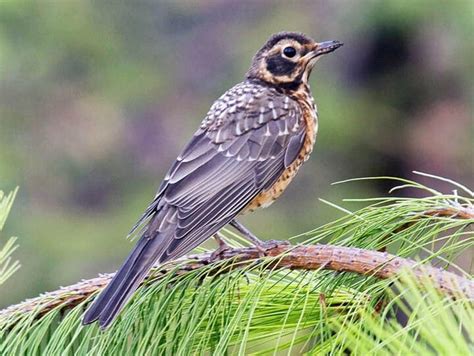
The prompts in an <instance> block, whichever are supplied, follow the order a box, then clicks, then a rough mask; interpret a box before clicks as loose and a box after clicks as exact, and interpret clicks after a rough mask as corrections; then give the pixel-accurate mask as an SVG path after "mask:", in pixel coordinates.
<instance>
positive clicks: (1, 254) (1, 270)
mask: <svg viewBox="0 0 474 356" xmlns="http://www.w3.org/2000/svg"><path fill="white" fill-rule="evenodd" d="M17 191H18V189H15V190H14V191H13V192H10V193H8V194H7V195H5V194H4V193H3V191H1V190H0V232H1V231H2V229H3V226H5V222H6V220H7V217H8V214H9V212H10V209H11V207H12V204H13V200H15V195H16V193H17ZM0 237H2V236H1V235H0ZM0 241H1V239H0ZM15 241H16V238H15V237H11V238H10V239H8V240H7V242H6V244H4V245H3V241H1V243H2V245H0V285H2V284H3V283H5V281H6V280H7V279H8V278H10V277H11V275H12V274H13V273H15V272H16V271H17V270H18V268H20V264H19V262H18V261H12V257H11V255H12V253H13V252H14V251H15V250H16V248H17V247H18V246H17V245H15Z"/></svg>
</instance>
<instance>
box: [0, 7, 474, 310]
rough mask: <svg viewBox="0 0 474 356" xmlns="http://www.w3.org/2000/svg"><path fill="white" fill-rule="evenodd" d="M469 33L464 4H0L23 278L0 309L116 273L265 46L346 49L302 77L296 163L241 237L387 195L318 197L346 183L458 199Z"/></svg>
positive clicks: (465, 172)
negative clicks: (305, 117) (220, 101)
mask: <svg viewBox="0 0 474 356" xmlns="http://www.w3.org/2000/svg"><path fill="white" fill-rule="evenodd" d="M473 22H474V21H473V4H472V2H471V1H470V0H465V1H461V0H459V1H451V2H449V3H448V2H445V1H441V0H437V1H432V0H416V1H408V0H404V1H397V2H391V3H387V2H385V1H376V0H367V1H362V2H361V1H355V0H339V1H333V2H328V1H322V0H320V1H301V2H296V3H293V2H291V3H290V2H284V1H278V2H275V1H258V2H251V1H242V2H235V1H230V0H228V1H220V2H214V1H204V2H199V5H198V4H197V3H194V2H188V1H178V2H172V1H157V2H154V1H145V2H144V1H138V2H134V3H133V4H131V3H126V2H110V1H96V2H92V1H86V0H74V1H50V2H36V1H33V0H25V1H8V0H6V1H2V2H0V187H1V188H2V189H12V188H13V187H15V186H16V185H20V186H21V190H20V194H19V196H18V205H17V209H15V211H14V212H13V213H12V216H11V220H10V222H11V224H9V225H8V226H7V229H12V231H15V234H18V235H19V236H21V250H20V251H19V253H18V255H19V258H20V260H22V261H23V265H24V267H23V268H22V270H21V271H19V272H18V273H17V275H16V278H15V280H14V281H9V282H8V283H7V284H6V285H5V287H6V288H5V289H4V291H2V295H1V296H0V306H4V305H7V304H10V303H11V302H13V301H17V300H19V299H23V298H25V297H27V296H32V295H36V294H37V293H38V292H40V291H45V290H47V289H54V288H56V287H57V286H58V285H61V284H67V283H71V282H73V281H76V280H78V279H79V278H83V277H90V276H94V275H96V274H97V273H98V272H100V271H112V270H114V269H115V268H116V267H117V266H118V263H119V262H120V261H122V260H123V258H124V256H125V254H126V253H127V251H128V250H129V249H130V248H131V246H130V243H129V242H127V241H126V240H125V239H124V238H123V237H124V236H125V235H126V233H127V232H128V229H129V227H130V226H131V225H132V224H133V223H134V222H135V220H136V219H137V218H138V216H139V215H140V213H141V212H142V210H143V209H144V208H145V206H146V205H147V203H148V202H149V200H150V199H151V198H152V196H153V194H154V192H155V189H156V187H157V186H158V184H159V182H160V180H161V179H162V178H163V177H164V174H165V172H166V170H167V169H168V167H169V165H170V164H171V162H172V161H173V159H174V158H175V157H176V155H177V154H178V153H179V150H180V149H181V147H183V145H184V144H185V143H186V141H187V139H188V138H189V137H190V135H191V134H192V133H193V131H194V130H195V129H196V127H197V126H198V124H199V122H200V120H201V119H202V117H203V116H204V115H205V113H206V111H207V110H208V108H209V106H210V105H211V104H212V102H213V100H215V98H217V97H218V96H219V95H220V94H221V93H222V92H224V91H225V90H226V89H228V88H229V87H230V86H232V85H233V84H235V83H236V82H239V81H241V80H242V78H243V74H244V73H245V71H246V69H247V67H248V65H249V63H250V59H251V57H252V55H253V54H254V53H255V51H256V50H257V49H258V48H259V47H260V46H261V45H262V44H263V43H264V41H265V40H266V39H267V38H268V36H269V35H270V34H271V33H273V32H277V31H281V30H296V31H303V32H306V33H307V34H309V35H311V36H313V37H314V38H316V39H319V40H328V39H338V40H341V41H343V42H345V46H344V47H343V48H342V49H340V50H339V51H338V52H337V53H335V54H334V55H331V56H328V57H327V58H324V59H323V60H321V61H320V62H319V63H318V65H317V68H316V69H315V71H314V73H313V76H312V80H311V83H312V87H313V93H314V96H315V98H316V101H317V103H318V105H319V112H320V121H321V122H320V132H319V136H318V142H317V144H316V148H315V152H314V154H313V158H312V159H311V160H310V161H309V162H308V163H307V164H306V166H305V168H304V169H303V170H302V172H301V173H300V174H299V176H298V178H297V180H296V181H295V182H294V184H292V185H291V186H290V187H289V189H288V191H287V193H286V194H285V195H284V196H283V197H282V198H281V199H280V201H279V202H278V203H276V204H274V205H273V206H272V207H271V208H270V209H266V210H265V211H262V212H258V213H256V214H252V215H251V216H249V217H245V222H246V223H247V224H248V225H249V227H250V228H252V229H253V230H254V231H255V232H256V233H257V234H258V235H260V236H262V237H263V238H284V237H286V236H290V235H293V234H296V233H301V232H303V231H306V230H309V229H310V228H313V227H315V226H318V225H320V224H321V223H323V222H326V221H328V220H330V219H333V218H334V217H336V216H338V215H337V214H339V213H338V212H337V211H336V210H335V211H334V212H331V211H330V210H328V209H323V208H322V204H321V203H320V202H319V201H318V200H317V198H318V197H323V198H325V199H329V200H331V201H337V200H338V199H340V198H341V197H343V196H344V197H347V196H351V195H354V194H357V195H361V194H362V195H363V194H380V192H382V191H385V190H386V188H387V186H386V185H385V183H373V184H366V185H362V184H361V185H360V186H357V187H354V186H351V187H342V188H341V189H338V190H337V191H335V190H332V189H330V183H331V182H333V181H337V180H341V179H345V178H349V177H355V176H372V175H393V176H403V177H410V176H411V173H410V172H411V171H412V170H413V169H418V170H421V171H428V172H432V173H435V174H437V175H441V176H450V177H452V178H454V179H456V180H458V181H461V182H463V183H465V184H468V185H469V184H470V183H472V177H473V174H472V173H473V163H472V153H473V152H472V150H473V146H472V139H473V130H472V128H473V120H472V119H473V112H472V110H473V103H472V97H473V94H474V81H473V76H472V63H473V62H474V43H473V41H472V35H473V32H474V28H473ZM438 188H439V189H441V190H442V189H443V188H444V186H443V185H442V183H440V186H439V187H438ZM7 232H8V230H7Z"/></svg>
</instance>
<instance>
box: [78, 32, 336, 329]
mask: <svg viewBox="0 0 474 356" xmlns="http://www.w3.org/2000/svg"><path fill="white" fill-rule="evenodd" d="M342 45H343V43H341V42H339V41H323V42H316V41H315V40H313V39H312V38H310V37H308V36H307V35H305V34H303V33H299V32H279V33H276V34H274V35H272V36H271V37H270V38H269V39H268V40H267V42H266V43H265V44H264V45H263V47H262V48H261V49H260V50H258V51H257V53H256V54H255V56H254V57H253V59H252V63H251V66H250V69H249V70H248V72H247V73H246V75H245V79H244V80H243V81H242V82H241V83H239V84H237V85H235V86H234V87H232V88H231V89H229V90H228V91H227V92H225V93H224V94H223V95H222V96H221V97H220V98H218V99H217V100H216V101H215V102H214V103H213V104H212V106H211V108H210V109H209V111H208V113H207V115H206V116H205V118H204V120H203V121H202V123H201V124H200V126H199V128H198V129H197V131H196V132H195V133H194V135H193V137H192V138H191V140H190V142H189V143H188V144H187V145H186V146H185V148H184V149H183V151H182V152H181V154H180V155H179V156H178V157H177V159H176V161H175V162H174V163H173V164H172V165H171V168H170V169H169V171H168V173H167V175H166V177H165V179H164V180H163V182H162V183H161V185H160V187H159V189H158V192H157V194H156V196H155V197H154V199H153V201H152V202H151V204H150V205H149V206H148V208H147V209H146V210H145V212H144V213H143V215H142V216H141V218H140V219H139V221H138V222H137V224H136V225H135V226H134V227H133V228H132V231H131V233H135V234H137V235H138V236H140V238H139V239H138V241H137V243H136V245H135V247H134V249H133V250H132V252H131V253H130V254H129V256H128V257H127V259H126V260H125V262H124V263H123V265H122V266H121V267H120V269H119V270H118V272H117V273H116V274H115V275H114V277H113V278H112V280H111V281H110V282H109V284H108V285H107V286H106V288H105V289H104V290H103V291H102V292H101V293H100V294H99V295H98V297H96V299H95V300H94V301H93V303H92V305H90V306H89V308H88V309H87V310H86V312H85V314H84V316H83V319H82V323H83V324H84V325H87V324H90V323H93V322H96V321H97V322H98V324H99V326H100V328H101V329H105V328H107V327H108V326H109V325H110V324H111V323H112V322H113V321H114V319H115V318H116V317H117V315H118V314H119V312H120V311H121V310H122V309H123V307H124V306H125V304H126V302H127V301H128V300H129V299H130V298H131V296H132V295H133V294H134V292H135V290H136V289H137V288H138V286H139V285H140V283H141V282H142V281H143V280H144V279H145V277H146V276H147V274H148V272H149V271H150V269H151V268H152V267H153V266H154V265H155V264H162V263H164V262H167V261H170V260H173V259H176V258H179V257H181V256H184V255H185V254H187V253H188V252H190V251H191V250H193V249H194V248H196V247H197V246H199V245H200V244H201V243H203V242H204V241H206V240H208V239H209V238H211V237H213V236H214V237H216V239H217V240H218V242H219V243H220V244H222V239H221V238H220V235H219V230H221V229H222V228H223V227H224V226H226V225H230V226H232V227H233V228H235V229H236V230H237V231H239V232H240V233H241V234H242V235H243V236H244V237H246V238H247V239H249V240H250V241H251V242H252V243H254V244H255V245H256V246H262V244H263V242H262V241H261V240H260V239H259V238H258V237H257V236H255V235H254V234H253V233H252V232H251V231H250V230H248V229H247V228H246V227H245V226H244V225H242V224H241V223H240V222H239V221H237V220H236V218H237V216H239V215H242V214H245V213H249V212H252V211H255V210H257V209H259V208H264V207H268V206H269V205H270V204H271V203H273V201H274V200H275V199H277V198H278V197H279V196H280V195H281V194H282V193H283V191H284V190H285V189H286V187H287V186H288V184H289V183H290V182H291V181H292V180H293V178H294V177H295V175H296V173H297V172H298V170H299V168H300V167H301V166H302V164H303V163H304V162H305V161H306V160H307V159H308V158H309V156H310V154H311V152H312V150H313V145H314V143H315V139H316V133H317V131H318V114H317V108H316V105H315V102H314V99H313V96H312V94H311V90H310V85H309V82H308V80H309V76H310V74H311V71H312V69H313V67H314V65H315V63H316V61H317V60H318V59H320V58H321V56H323V55H325V54H328V53H331V52H333V51H335V50H336V49H337V48H339V47H341V46H342Z"/></svg>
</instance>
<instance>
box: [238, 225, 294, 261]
mask: <svg viewBox="0 0 474 356" xmlns="http://www.w3.org/2000/svg"><path fill="white" fill-rule="evenodd" d="M229 224H230V226H232V227H233V228H234V229H236V230H237V231H238V232H240V233H241V234H242V235H243V236H244V237H245V238H246V239H247V240H249V241H250V242H252V243H253V244H254V245H255V247H256V248H257V250H258V251H259V254H260V255H261V256H265V255H266V254H265V251H266V250H268V249H269V248H274V247H278V246H281V245H289V244H290V243H289V242H288V241H278V240H270V241H262V240H260V239H259V238H258V237H257V236H255V235H254V234H253V233H252V232H251V231H250V230H249V229H247V228H246V227H245V226H244V225H242V224H241V223H240V222H238V221H237V220H235V219H234V220H232V221H231V222H230V223H229Z"/></svg>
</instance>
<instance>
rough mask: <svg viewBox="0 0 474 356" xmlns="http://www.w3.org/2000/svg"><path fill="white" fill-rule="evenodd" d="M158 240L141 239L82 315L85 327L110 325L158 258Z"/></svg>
mask: <svg viewBox="0 0 474 356" xmlns="http://www.w3.org/2000/svg"><path fill="white" fill-rule="evenodd" d="M160 240H161V239H160V237H159V236H156V237H154V238H151V239H150V238H147V237H145V236H143V237H141V238H140V240H139V241H138V243H137V245H136V246H135V248H134V249H133V251H132V253H130V255H129V256H128V258H127V260H126V261H125V262H124V264H123V265H122V267H120V269H119V270H118V272H117V273H116V274H115V276H114V277H113V278H112V280H111V281H110V283H109V284H108V286H107V287H106V288H105V289H104V290H103V291H102V293H101V294H100V295H99V296H98V297H97V298H96V299H95V300H94V303H93V304H92V305H91V306H90V307H89V309H88V310H87V311H86V313H85V314H84V318H83V320H82V323H83V324H84V325H86V324H90V323H92V322H94V321H96V320H98V321H99V325H100V327H101V328H102V329H105V328H106V327H107V326H108V325H110V323H111V322H112V321H113V320H114V319H115V317H116V316H117V314H118V313H119V312H120V310H121V309H122V308H123V306H124V305H125V303H126V302H127V300H128V299H129V298H130V297H131V296H132V294H133V292H134V291H135V290H136V289H137V288H138V286H139V284H140V283H141V282H142V281H143V279H144V278H145V277H146V275H147V273H148V271H149V270H150V269H151V268H152V267H153V264H154V263H155V262H156V261H157V260H158V258H159V257H160V255H161V252H160V250H161V249H160V248H159V245H158V244H159V242H160Z"/></svg>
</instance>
